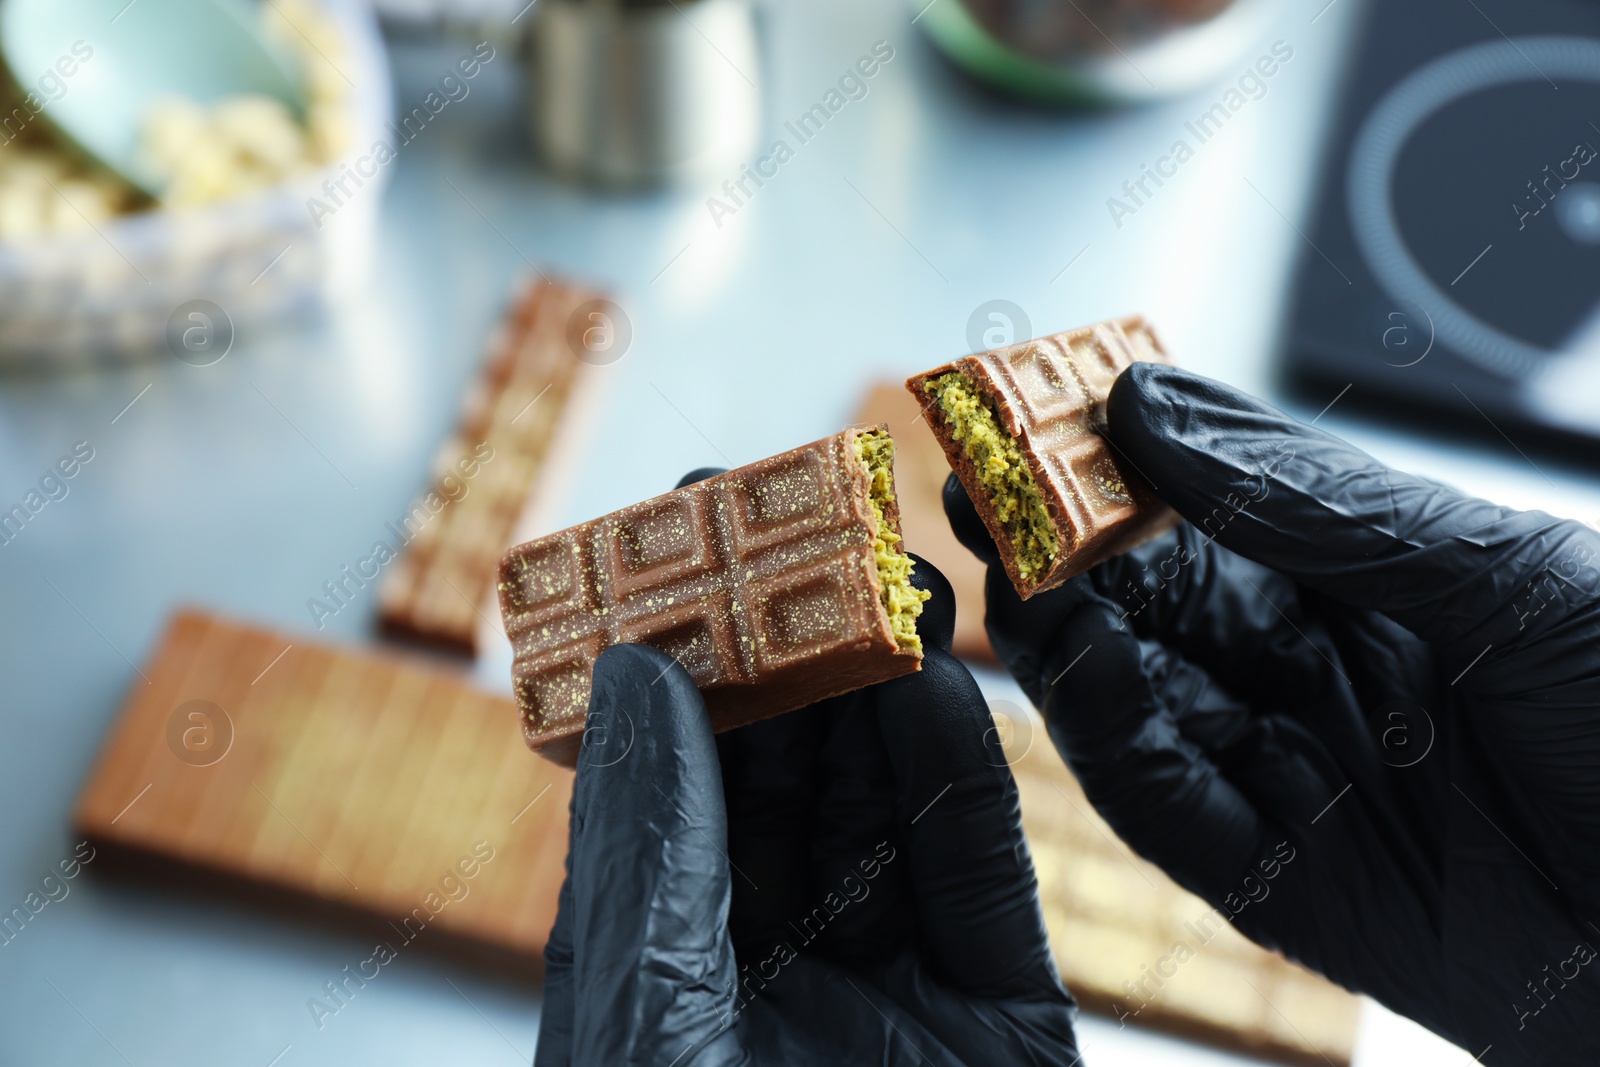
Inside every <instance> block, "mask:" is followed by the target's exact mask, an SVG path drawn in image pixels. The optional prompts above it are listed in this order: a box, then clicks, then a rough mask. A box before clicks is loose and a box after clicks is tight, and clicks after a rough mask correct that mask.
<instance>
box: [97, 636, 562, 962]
mask: <svg viewBox="0 0 1600 1067" xmlns="http://www.w3.org/2000/svg"><path fill="white" fill-rule="evenodd" d="M142 674H143V677H140V676H139V675H135V676H134V677H133V681H132V684H131V685H130V686H129V689H128V695H127V699H126V701H125V703H124V705H123V708H122V711H121V713H120V714H119V715H118V717H117V719H116V721H115V723H114V724H113V725H112V726H111V728H110V730H109V732H108V734H107V737H106V740H105V745H104V747H103V749H102V750H101V753H100V756H99V759H98V760H97V761H96V763H95V768H94V771H93V773H92V774H91V775H90V777H89V779H88V781H87V782H86V783H85V784H84V786H83V790H82V792H81V794H80V795H79V797H78V802H77V808H76V811H75V813H74V816H73V824H74V826H75V827H76V828H77V830H78V832H79V833H81V834H83V835H84V836H85V837H87V838H88V839H89V840H90V841H91V842H93V843H94V845H95V846H96V847H99V846H102V845H103V846H111V847H113V848H114V849H115V850H116V851H117V852H120V853H123V854H125V855H127V856H130V857H132V856H135V855H136V856H138V857H140V858H148V859H155V860H160V861H162V862H164V863H165V864H167V865H169V866H172V867H173V868H174V869H177V870H183V871H185V872H186V880H188V876H189V874H190V873H192V872H193V871H203V872H206V873H207V874H209V875H210V876H212V877H211V878H209V879H208V880H207V881H206V882H203V883H200V884H202V885H204V886H205V887H206V888H207V890H208V891H209V890H210V888H211V887H212V886H213V885H217V884H218V883H220V884H221V885H223V886H226V887H227V888H228V889H230V890H231V891H234V892H248V891H249V890H251V889H252V888H268V889H269V890H270V891H271V892H273V893H275V894H281V895H283V896H285V897H287V898H298V899H299V900H300V902H301V904H302V905H305V904H308V903H312V902H320V903H321V905H323V906H327V905H334V906H337V907H340V908H354V909H359V910H361V911H365V912H367V913H370V914H373V915H376V916H378V917H380V918H382V919H387V920H390V921H391V922H393V923H394V926H393V927H392V928H390V927H388V926H386V925H384V924H381V923H379V924H376V926H377V929H379V930H381V931H382V933H381V934H380V935H379V936H380V937H382V938H383V939H384V940H386V941H387V942H388V943H389V944H390V945H392V946H393V947H394V948H395V949H398V950H400V951H402V952H403V951H404V950H405V944H406V942H407V941H409V940H410V939H411V938H413V937H415V936H417V932H418V930H419V929H420V928H421V927H424V926H425V927H427V928H428V930H429V933H428V934H427V935H426V937H424V938H423V940H424V941H425V942H428V943H432V942H433V941H434V940H435V939H436V938H446V937H448V938H451V939H460V940H463V941H466V942H472V943H476V944H478V945H480V946H491V947H495V948H498V949H502V950H510V951H511V952H513V953H515V954H516V956H517V957H518V958H519V959H537V958H538V957H539V955H540V954H541V953H542V952H543V951H544V946H545V941H546V938H547V936H548V934H549V931H550V924H551V923H552V922H553V921H554V920H555V913H556V897H557V894H558V893H559V891H560V888H561V879H562V873H563V871H562V862H561V861H562V857H563V856H565V855H566V851H567V804H568V801H569V799H570V797H571V790H572V775H571V774H569V773H568V772H566V771H564V770H561V769H560V768H558V767H554V766H550V765H548V764H544V763H542V762H541V761H537V760H529V759H528V756H527V751H526V750H525V749H524V748H523V747H522V742H521V737H520V734H519V731H517V730H516V729H515V727H514V726H513V722H512V703H511V701H509V700H507V699H506V698H505V697H502V696H500V695H498V694H494V693H486V692H483V691H481V690H479V689H477V688H474V687H473V686H471V685H469V684H468V683H467V682H466V681H464V680H462V679H461V678H460V677H458V676H456V675H455V674H453V673H446V672H444V671H441V670H438V669H437V668H434V667H430V666H424V665H420V664H418V663H417V662H415V661H414V660H410V659H402V658H400V657H397V656H393V655H386V654H381V653H378V654H375V653H372V652H368V651H361V650H356V649H349V648H340V647H337V646H332V645H326V644H321V643H319V642H316V641H312V640H308V639H307V638H305V637H303V636H300V635H289V634H283V633H277V632H274V631H271V630H267V629H263V628H260V627H256V626H250V625H246V624H243V623H240V622H237V621H234V620H231V619H225V618H221V617H219V616H216V615H212V614H209V613H205V612H199V611H190V610H186V611H180V612H178V613H177V614H176V615H175V616H174V617H173V618H172V620H171V622H170V623H169V624H168V626H167V629H166V632H165V633H164V634H163V635H162V637H161V639H160V641H159V642H158V643H157V645H156V648H155V650H154V651H153V652H152V653H151V655H150V658H149V660H148V661H147V662H146V663H145V665H144V670H143V672H142ZM147 679H148V680H147ZM98 863H99V861H97V864H96V865H97V866H98ZM447 893H448V894H451V895H450V897H449V902H448V906H445V905H444V904H443V903H441V899H442V898H444V897H445V895H446V894H447ZM435 930H437V933H435V932H434V931H435Z"/></svg>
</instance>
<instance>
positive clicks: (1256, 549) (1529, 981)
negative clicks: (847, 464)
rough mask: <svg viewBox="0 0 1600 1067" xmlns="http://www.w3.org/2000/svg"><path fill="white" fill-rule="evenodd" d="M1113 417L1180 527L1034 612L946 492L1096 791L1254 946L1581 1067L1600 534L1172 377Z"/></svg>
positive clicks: (1597, 993)
mask: <svg viewBox="0 0 1600 1067" xmlns="http://www.w3.org/2000/svg"><path fill="white" fill-rule="evenodd" d="M1107 416H1108V420H1109V437H1110V440H1111V441H1112V442H1113V444H1114V445H1115V447H1116V450H1117V453H1118V455H1119V457H1121V458H1122V459H1123V460H1124V461H1125V466H1124V469H1125V470H1129V469H1130V468H1131V469H1136V470H1137V472H1138V473H1139V474H1141V475H1142V476H1143V477H1144V478H1145V479H1146V480H1148V481H1149V482H1150V483H1151V486H1152V488H1154V490H1155V492H1156V493H1157V494H1158V495H1159V496H1160V497H1161V498H1162V499H1164V500H1165V501H1166V502H1167V503H1169V504H1171V505H1172V506H1173V507H1174V508H1176V509H1177V510H1178V512H1180V513H1181V514H1182V515H1183V517H1184V518H1185V519H1187V520H1188V521H1187V522H1186V523H1185V524H1183V525H1182V526H1181V527H1180V528H1179V530H1178V531H1177V533H1176V534H1175V535H1169V536H1167V537H1164V538H1161V539H1159V540H1157V541H1155V542H1152V543H1150V544H1148V545H1146V546H1144V547H1142V548H1140V549H1137V550H1135V551H1134V552H1131V553H1129V554H1128V555H1126V556H1123V557H1121V558H1118V559H1115V560H1112V561H1110V562H1108V563H1105V564H1103V565H1101V566H1100V567H1098V568H1096V569H1095V570H1093V571H1092V572H1090V573H1089V574H1087V575H1084V576H1082V577H1080V578H1078V579H1074V580H1073V581H1072V582H1071V583H1069V584H1068V585H1066V586H1064V587H1062V588H1060V589H1058V590H1055V591H1052V592H1049V593H1043V594H1039V595H1037V596H1035V597H1034V598H1033V599H1031V600H1029V601H1027V602H1023V601H1022V600H1020V599H1019V598H1018V597H1017V595H1016V593H1015V591H1014V590H1013V589H1012V587H1011V584H1010V582H1009V581H1007V579H1006V577H1005V574H1004V572H1003V570H1002V569H1001V568H1000V566H999V565H998V563H997V561H996V559H997V557H996V553H995V549H994V545H993V543H992V542H991V541H990V539H989V537H988V535H987V533H986V532H985V529H984V527H983V525H982V523H981V522H980V521H979V520H978V518H977V515H976V513H974V512H973V510H972V505H971V503H970V502H969V501H968V500H967V498H966V496H965V494H964V493H963V491H962V489H961V486H960V484H959V483H958V482H956V480H955V479H954V478H951V480H950V482H949V483H948V484H947V486H946V491H945V503H946V511H947V512H948V513H949V517H950V521H951V524H952V526H953V527H954V528H955V531H956V534H957V536H958V537H960V538H961V540H962V541H963V543H965V544H966V545H967V546H968V547H969V548H971V549H973V550H974V551H975V552H977V553H978V554H979V555H980V556H982V557H983V558H985V559H986V560H987V561H988V562H989V574H988V583H987V597H988V613H987V626H988V631H989V636H990V638H991V640H992V642H993V644H994V647H995V650H996V651H997V653H998V654H999V655H1000V657H1001V659H1002V660H1003V661H1004V662H1005V663H1006V665H1007V667H1008V668H1009V669H1010V671H1011V673H1012V674H1013V675H1014V676H1015V677H1016V679H1017V681H1018V682H1019V683H1020V684H1021V685H1022V687H1023V689H1024V690H1026V691H1027V692H1028V694H1029V695H1030V696H1031V697H1032V698H1033V700H1034V703H1035V704H1036V705H1037V706H1038V707H1039V708H1040V709H1042V711H1043V713H1044V716H1045V719H1046V721H1047V723H1048V726H1049V730H1050V735H1051V737H1052V739H1053V740H1054V741H1055V743H1056V746H1057V748H1058V749H1059V750H1060V751H1061V753H1062V754H1063V755H1064V756H1065V757H1066V759H1067V761H1068V762H1069V763H1070V764H1071V766H1072V768H1073V770H1074V771H1075V772H1076V773H1077V775H1078V777H1079V779H1080V780H1081V781H1082V783H1083V786H1084V788H1085V790H1086V791H1087V793H1088V795H1089V798H1090V800H1092V801H1093V803H1094V805H1095V807H1096V808H1097V809H1098V810H1099V811H1100V813H1101V814H1102V815H1103V816H1104V817H1105V818H1106V820H1107V821H1108V822H1109V823H1110V824H1111V825H1112V826H1113V827H1114V828H1115V829H1116V831H1117V832H1118V833H1119V834H1121V835H1122V837H1123V838H1124V839H1125V840H1126V841H1127V842H1128V843H1129V844H1130V845H1132V846H1133V847H1134V848H1135V849H1136V850H1138V851H1139V853H1140V854H1142V855H1143V856H1145V857H1147V858H1148V859H1150V860H1152V861H1153V862H1155V863H1157V864H1158V865H1160V866H1161V867H1162V868H1164V869H1165V870H1166V871H1167V872H1168V873H1170V874H1171V875H1172V876H1173V877H1174V878H1175V879H1176V880H1177V881H1178V882H1180V883H1181V884H1182V885H1184V886H1185V887H1187V888H1189V889H1190V890H1192V891H1193V892H1195V893H1197V894H1199V895H1200V896H1201V897H1203V898H1205V899H1206V900H1207V901H1209V902H1211V903H1212V904H1214V905H1217V906H1219V907H1222V908H1224V909H1225V910H1226V911H1227V912H1228V913H1229V915H1230V916H1231V917H1232V919H1233V922H1234V923H1235V925H1236V926H1237V927H1238V928H1239V929H1240V930H1241V931H1242V932H1243V933H1245V934H1246V935H1248V936H1249V937H1251V938H1253V939H1254V940H1256V941H1258V942H1260V943H1262V944H1264V945H1267V946H1269V947H1272V948H1277V949H1281V950H1282V951H1283V952H1284V953H1285V954H1287V955H1288V956H1290V957H1292V958H1294V959H1297V960H1299V961H1301V962H1303V963H1305V964H1306V965H1307V966H1309V967H1311V968H1313V969H1315V970H1317V971H1320V972H1322V973H1323V974H1325V975H1327V976H1328V977H1330V978H1332V979H1334V980H1335V981H1337V982H1339V983H1341V984H1343V985H1345V986H1347V987H1348V988H1350V989H1353V990H1358V991H1361V992H1365V993H1369V994H1371V995H1372V996H1374V997H1376V998H1377V999H1378V1000H1379V1001H1381V1002H1383V1003H1384V1004H1386V1005H1388V1006H1389V1007H1390V1008H1392V1009H1393V1010H1395V1011H1397V1012H1400V1013H1401V1014H1404V1015H1408V1016H1410V1017H1411V1018H1413V1019H1415V1020H1417V1021H1419V1022H1421V1023H1422V1024H1423V1025H1425V1026H1427V1027H1429V1028H1430V1029H1432V1030H1434V1031H1436V1032H1437V1033H1439V1034H1441V1035H1443V1036H1445V1037H1447V1038H1449V1039H1450V1040H1452V1041H1455V1042H1456V1043H1457V1044H1460V1045H1461V1046H1462V1047H1464V1048H1465V1049H1467V1050H1468V1052H1469V1053H1471V1054H1474V1055H1477V1054H1480V1053H1484V1050H1485V1047H1486V1046H1492V1048H1491V1049H1490V1050H1489V1051H1487V1052H1486V1053H1484V1054H1483V1056H1482V1059H1483V1062H1485V1063H1541V1064H1546V1063H1568V1062H1574V1063H1575V1062H1593V1057H1594V1055H1595V1052H1594V1050H1595V1048H1597V1047H1600V962H1595V955H1596V953H1595V949H1596V947H1597V946H1600V926H1596V925H1595V924H1596V923H1600V597H1597V593H1600V572H1597V570H1596V567H1597V565H1600V537H1597V536H1596V533H1595V531H1593V530H1591V529H1589V528H1588V527H1586V526H1583V525H1582V524H1579V523H1576V522H1570V521H1564V520H1558V519H1555V518H1552V517H1550V516H1549V515H1545V514H1543V513H1540V512H1517V511H1513V510H1511V509H1509V508H1503V507H1499V506H1497V505H1494V504H1490V503H1488V502H1486V501H1483V500H1476V499H1472V498H1470V497H1466V496H1463V495H1461V494H1460V493H1457V492H1455V491H1453V490H1451V489H1448V488H1445V487H1443V486H1440V485H1437V484H1434V483H1432V482H1429V481H1426V480H1424V479H1421V478H1417V477H1414V476H1412V475H1408V474H1402V473H1400V472H1397V471H1393V470H1390V469H1388V468H1386V467H1384V466H1383V465H1382V464H1380V463H1378V462H1377V461H1375V460H1374V459H1372V458H1371V457H1370V456H1368V455H1366V454H1365V453H1363V452H1361V451H1359V450H1358V449H1356V448H1354V447H1352V446H1350V445H1348V444H1346V443H1344V442H1343V441H1341V440H1339V439H1338V438H1336V437H1333V436H1331V435H1329V434H1327V433H1324V432H1322V431H1319V430H1317V429H1314V428H1312V427H1310V426H1306V425H1302V424H1300V423H1298V422H1295V421H1294V420H1292V419H1290V418H1289V417H1287V416H1286V415H1284V414H1282V413H1281V412H1278V411H1276V410H1274V409H1273V408H1271V407H1268V406H1267V405H1265V404H1263V403H1261V402H1259V401H1257V400H1254V399H1252V398H1251V397H1249V396H1246V395H1244V394H1242V393H1240V392H1237V391H1236V390H1233V389H1231V388H1229V387H1227V386H1224V385H1222V384H1220V383H1217V382H1213V381H1210V380H1207V379H1205V378H1201V377H1198V376H1196V375H1193V374H1189V373H1186V372H1184V371H1181V370H1177V369H1175V368H1171V367H1166V366H1159V365H1154V364H1149V363H1139V364H1135V365H1134V366H1133V367H1132V368H1130V369H1129V370H1127V371H1126V372H1124V373H1123V374H1122V376H1121V377H1120V378H1119V379H1118V381H1117V382H1116V384H1115V386H1114V387H1113V389H1112V392H1111V397H1110V400H1109V403H1108V412H1107ZM1528 474H1529V476H1530V477H1537V476H1538V475H1537V474H1536V473H1535V472H1534V470H1533V469H1532V468H1531V467H1530V469H1529V471H1528ZM1202 951H1203V950H1202ZM1146 995H1148V996H1149V997H1150V998H1159V997H1160V995H1161V993H1160V990H1159V988H1157V987H1156V986H1147V987H1146V988H1145V989H1144V990H1141V996H1140V997H1139V998H1134V999H1131V1000H1130V1002H1129V1004H1128V1005H1127V1008H1128V1011H1129V1012H1130V1013H1136V1012H1137V1011H1138V1010H1140V1008H1141V1007H1142V1005H1143V1004H1144V1003H1147V1002H1148V1001H1147V1000H1146V999H1144V998H1145V996H1146Z"/></svg>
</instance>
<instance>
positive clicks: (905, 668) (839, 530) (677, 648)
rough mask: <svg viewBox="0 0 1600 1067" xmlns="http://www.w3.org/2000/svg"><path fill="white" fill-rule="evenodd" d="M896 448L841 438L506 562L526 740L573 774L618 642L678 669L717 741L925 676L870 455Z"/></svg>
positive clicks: (882, 480) (894, 523) (891, 509)
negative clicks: (599, 662) (609, 652)
mask: <svg viewBox="0 0 1600 1067" xmlns="http://www.w3.org/2000/svg"><path fill="white" fill-rule="evenodd" d="M886 440H887V434H886V432H885V430H884V428H882V427H871V428H865V429H850V430H845V431H844V432H843V433H838V434H835V435H833V436H832V437H826V438H823V439H822V440H820V441H814V442H812V443H811V444H809V445H805V446H804V447H801V448H797V449H794V450H793V451H790V452H785V453H783V454H781V455H777V456H773V457H771V458H769V459H764V460H761V461H760V462H758V463H752V464H750V465H749V466H746V467H740V468H737V469H736V470H732V471H729V472H727V473H726V474H722V475H719V476H717V477H715V478H711V479H708V480H706V481H703V482H699V483H697V484H694V485H689V486H685V487H684V488H682V489H677V490H674V491H673V492H671V493H667V494H665V495H664V496H658V497H656V498H654V499H652V500H647V501H645V502H644V503H642V504H635V505H633V506H632V507H628V508H624V509H623V510H621V511H618V512H615V513H613V514H611V515H607V516H605V517H604V518H600V519H595V520H593V521H591V522H586V523H584V524H583V525H581V526H574V527H573V528H571V529H569V530H562V531H561V532H559V533H554V534H550V535H548V536H546V537H541V538H539V539H538V540H536V541H532V542H530V543H528V544H525V545H519V546H517V547H516V548H515V549H513V550H512V551H511V552H510V553H508V554H507V555H506V557H505V559H504V560H503V561H502V562H501V564H500V605H501V611H502V615H503V618H504V620H505V625H506V632H507V634H508V635H509V637H510V638H511V644H512V648H513V650H514V652H515V657H516V658H515V665H514V667H513V679H514V688H515V691H516V696H517V705H518V707H519V709H520V710H521V712H522V717H523V729H524V732H525V735H526V738H527V742H528V745H529V746H530V747H532V748H534V749H535V750H536V751H538V752H540V753H541V754H542V755H544V756H546V757H548V758H550V759H552V760H555V761H556V762H558V763H562V764H565V765H568V766H572V765H574V764H575V763H576V761H577V759H578V756H579V751H580V746H581V742H582V736H583V729H584V717H585V713H586V711H587V709H588V702H589V687H590V677H591V674H592V672H593V668H594V661H595V659H596V658H597V657H598V656H599V655H600V653H601V652H602V651H603V650H605V649H606V648H607V647H609V646H611V645H613V644H618V643H622V642H638V643H644V644H649V645H654V646H655V647H657V648H659V649H661V650H663V651H665V652H667V653H669V654H670V655H672V656H674V657H676V659H677V660H678V662H679V663H681V664H682V665H683V666H684V668H685V669H686V670H687V671H688V672H689V674H690V676H691V677H693V679H694V680H695V683H696V684H697V685H698V686H699V687H700V689H701V691H702V693H704V695H705V700H706V707H707V709H708V710H709V711H710V713H711V720H712V726H713V728H715V729H717V730H727V729H731V728H733V727H735V726H741V725H743V724H745V723H749V722H754V721H755V720H757V719H764V718H767V717H769V716H772V715H778V714H781V713H783V712H786V711H793V710H795V709H796V708H801V707H804V706H806V705H807V704H811V703H814V702H816V701H818V700H822V699H824V698H826V697H830V696H837V695H839V694H841V693H847V692H850V691H851V690H853V689H859V688H861V687H862V686H866V685H871V684H873V683H876V682H882V681H887V680H888V679H890V678H895V677H898V676H900V675H903V674H908V673H910V672H912V671H915V670H919V669H920V668H921V662H922V651H921V643H920V640H919V639H917V638H916V636H915V630H914V627H915V619H916V616H917V614H918V613H920V612H921V610H922V600H923V599H925V598H926V594H923V593H920V592H918V591H917V590H914V589H912V588H911V587H910V586H909V584H908V579H909V574H910V569H911V568H910V560H909V559H908V558H907V557H905V555H904V553H903V552H902V551H901V550H900V548H899V545H898V541H899V509H898V505H897V504H896V502H895V498H894V483H893V480H892V477H890V475H889V469H888V466H887V461H888V458H889V457H886V456H883V455H882V454H881V450H880V452H879V453H878V457H879V463H878V465H877V466H875V467H869V464H868V462H866V461H865V460H864V459H863V451H862V450H863V449H866V448H868V446H869V445H872V444H874V443H875V444H877V445H878V446H880V449H881V446H882V444H883V443H885V442H886ZM890 455H891V456H892V452H891V453H890ZM875 504H876V507H877V508H880V509H881V510H882V518H881V519H880V518H879V516H878V513H877V511H875Z"/></svg>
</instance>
